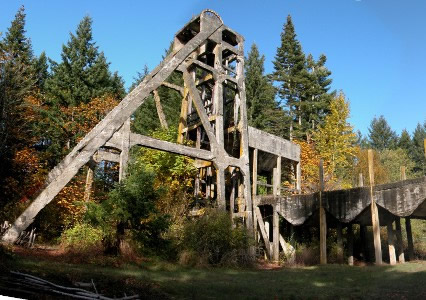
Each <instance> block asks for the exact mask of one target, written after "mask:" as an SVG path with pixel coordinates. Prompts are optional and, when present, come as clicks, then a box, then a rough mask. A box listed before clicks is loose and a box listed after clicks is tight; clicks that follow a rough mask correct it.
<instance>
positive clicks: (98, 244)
mask: <svg viewBox="0 0 426 300" xmlns="http://www.w3.org/2000/svg"><path fill="white" fill-rule="evenodd" d="M103 238H104V235H103V232H102V230H101V229H99V228H95V227H93V226H91V225H89V224H86V223H79V224H76V225H75V226H74V227H72V228H70V229H67V230H65V231H64V232H63V233H62V235H61V245H62V246H63V247H64V249H65V250H67V251H70V252H76V253H89V252H90V253H93V254H95V253H99V252H101V251H102V249H103V247H102V240H103Z"/></svg>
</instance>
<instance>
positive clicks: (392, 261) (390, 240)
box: [387, 222, 396, 265]
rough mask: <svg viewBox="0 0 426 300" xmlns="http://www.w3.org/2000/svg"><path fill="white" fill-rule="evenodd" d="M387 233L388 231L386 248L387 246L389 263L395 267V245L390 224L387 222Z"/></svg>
mask: <svg viewBox="0 0 426 300" xmlns="http://www.w3.org/2000/svg"><path fill="white" fill-rule="evenodd" d="M387 231H388V246H389V263H390V264H391V265H395V264H396V254H395V244H394V235H393V226H392V222H389V223H388V224H387Z"/></svg>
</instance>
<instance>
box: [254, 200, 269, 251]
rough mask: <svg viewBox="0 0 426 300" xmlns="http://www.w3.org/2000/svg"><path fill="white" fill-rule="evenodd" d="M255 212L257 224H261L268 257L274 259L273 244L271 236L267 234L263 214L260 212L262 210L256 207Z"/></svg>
mask: <svg viewBox="0 0 426 300" xmlns="http://www.w3.org/2000/svg"><path fill="white" fill-rule="evenodd" d="M254 210H255V214H256V219H257V223H258V224H259V228H260V233H261V235H262V238H263V242H264V243H265V247H266V253H267V255H268V257H269V258H271V257H272V253H271V243H270V242H269V235H268V234H267V233H266V229H265V224H264V223H263V217H262V213H261V212H260V209H259V207H258V206H256V207H255V209H254Z"/></svg>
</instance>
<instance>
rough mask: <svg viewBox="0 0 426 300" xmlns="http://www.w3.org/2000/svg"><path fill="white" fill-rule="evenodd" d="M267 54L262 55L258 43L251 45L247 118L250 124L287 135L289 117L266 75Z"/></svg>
mask: <svg viewBox="0 0 426 300" xmlns="http://www.w3.org/2000/svg"><path fill="white" fill-rule="evenodd" d="M264 62H265V56H264V55H262V56H261V55H260V53H259V50H258V48H257V46H256V44H253V45H252V46H251V49H250V52H249V53H248V57H247V58H246V63H245V86H246V99H247V119H248V123H249V125H250V126H253V127H256V128H258V129H262V130H265V131H269V132H271V133H275V134H278V135H280V136H283V135H286V134H287V132H286V130H285V129H284V128H282V127H283V126H285V125H286V124H288V121H289V120H288V118H286V115H285V114H284V113H282V110H281V109H280V108H279V107H278V105H277V103H276V101H275V88H274V86H273V85H272V83H271V81H270V80H269V79H268V77H267V76H265V75H264Z"/></svg>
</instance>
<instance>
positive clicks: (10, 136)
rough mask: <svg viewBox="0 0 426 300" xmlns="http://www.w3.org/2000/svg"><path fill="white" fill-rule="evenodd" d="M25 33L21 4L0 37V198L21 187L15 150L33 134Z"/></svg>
mask: <svg viewBox="0 0 426 300" xmlns="http://www.w3.org/2000/svg"><path fill="white" fill-rule="evenodd" d="M25 33H26V31H25V9H24V7H23V6H22V7H21V8H19V10H18V12H17V13H16V15H15V18H14V20H13V21H12V23H11V26H10V27H9V28H8V30H7V32H6V34H5V37H4V39H3V40H1V41H0V199H1V200H5V201H7V200H11V199H14V198H15V197H16V195H18V194H19V193H20V191H18V190H14V187H20V188H22V182H23V181H24V179H25V175H26V174H25V168H24V167H22V166H21V165H19V162H17V158H18V157H17V153H18V152H20V151H22V150H23V149H24V148H25V147H28V146H30V145H31V142H32V137H33V136H32V131H31V126H32V123H31V119H30V118H28V116H27V115H26V113H27V112H28V110H27V103H26V99H27V98H28V97H29V96H30V95H32V94H33V90H34V87H35V75H34V69H33V67H32V60H33V51H32V46H31V41H30V39H29V38H27V37H26V35H25ZM0 204H4V203H0Z"/></svg>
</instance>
